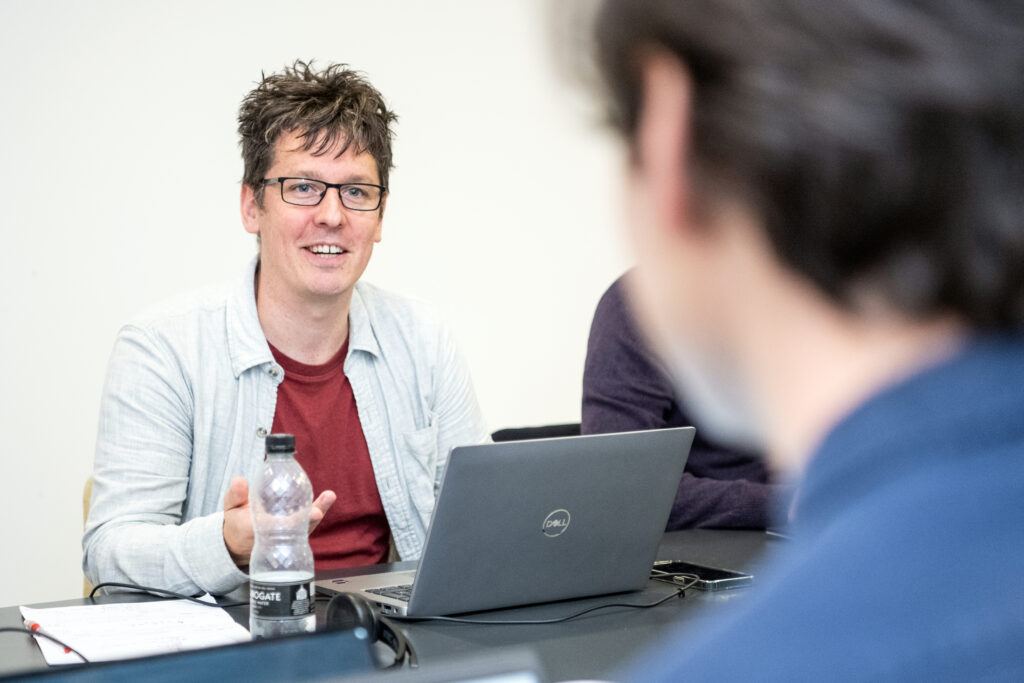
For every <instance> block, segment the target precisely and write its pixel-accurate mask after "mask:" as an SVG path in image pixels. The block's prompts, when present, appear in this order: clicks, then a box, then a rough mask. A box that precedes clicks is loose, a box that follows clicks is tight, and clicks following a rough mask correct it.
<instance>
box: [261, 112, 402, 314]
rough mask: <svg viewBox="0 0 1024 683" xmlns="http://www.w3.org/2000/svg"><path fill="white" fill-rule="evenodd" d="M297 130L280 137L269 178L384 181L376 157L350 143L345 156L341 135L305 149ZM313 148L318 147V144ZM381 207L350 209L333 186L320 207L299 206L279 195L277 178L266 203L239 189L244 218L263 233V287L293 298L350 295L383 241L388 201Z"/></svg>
mask: <svg viewBox="0 0 1024 683" xmlns="http://www.w3.org/2000/svg"><path fill="white" fill-rule="evenodd" d="M303 142H304V141H303V139H302V138H301V137H300V136H299V135H298V133H297V132H290V133H284V134H282V135H281V137H280V138H279V139H278V140H277V143H276V144H275V151H274V163H273V164H272V165H271V166H270V168H269V169H268V170H267V174H266V177H268V178H278V177H296V178H309V179H312V180H322V181H325V182H328V183H371V184H378V183H380V176H379V174H378V172H377V163H376V162H375V161H374V159H373V157H372V156H371V155H370V154H369V153H367V152H362V153H359V154H357V153H356V151H355V146H354V145H350V146H349V148H348V149H347V150H346V151H345V153H344V154H343V155H341V156H340V157H338V156H336V155H337V151H338V149H340V148H341V146H343V145H344V140H342V141H339V143H338V144H337V145H335V147H334V148H332V149H329V150H327V151H326V152H325V153H324V154H321V155H314V154H313V153H312V151H305V150H303V149H302V147H303ZM314 149H315V147H314ZM385 200H386V197H385V198H384V200H382V204H381V207H380V210H378V211H353V210H350V209H346V208H345V207H344V206H342V204H341V199H340V197H339V196H338V191H337V190H336V189H333V188H331V189H328V190H327V194H326V195H325V196H324V198H323V200H322V201H321V202H320V203H319V204H318V205H317V206H295V205H293V204H288V203H286V202H285V201H284V200H283V199H282V198H281V186H280V185H279V184H273V185H268V186H267V187H266V188H265V191H264V197H263V206H262V207H260V206H259V204H258V203H257V202H256V197H255V193H254V191H253V189H252V188H250V187H249V186H247V185H243V187H242V222H243V223H244V225H245V229H246V230H247V231H248V232H250V233H253V234H258V235H259V236H260V242H261V246H260V276H259V277H260V290H261V291H268V289H267V288H269V289H270V290H272V291H273V293H274V296H275V298H278V299H285V300H291V301H310V302H313V301H324V302H327V301H329V300H331V299H338V298H346V299H347V298H349V297H351V295H352V288H353V286H354V285H355V283H356V281H357V280H359V278H360V277H362V274H363V272H364V271H365V270H366V266H367V264H369V262H370V256H371V255H372V254H373V245H374V244H375V243H376V242H380V239H381V228H382V221H383V212H384V204H383V201H385Z"/></svg>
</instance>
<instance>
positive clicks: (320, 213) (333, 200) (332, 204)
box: [316, 187, 346, 228]
mask: <svg viewBox="0 0 1024 683" xmlns="http://www.w3.org/2000/svg"><path fill="white" fill-rule="evenodd" d="M316 209H317V212H316V219H317V223H319V224H321V225H324V226H326V227H329V228H336V227H340V226H341V225H342V223H344V221H345V215H346V211H345V206H344V205H343V204H342V203H341V195H340V194H339V193H338V190H337V189H335V188H333V187H329V188H327V194H325V195H324V198H323V199H321V200H320V203H319V204H317V207H316Z"/></svg>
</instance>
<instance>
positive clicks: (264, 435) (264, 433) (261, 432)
mask: <svg viewBox="0 0 1024 683" xmlns="http://www.w3.org/2000/svg"><path fill="white" fill-rule="evenodd" d="M256 436H258V437H259V438H261V439H265V438H267V430H266V429H264V428H263V427H260V428H259V429H257V430H256Z"/></svg>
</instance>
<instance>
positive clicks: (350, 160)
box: [83, 62, 487, 594]
mask: <svg viewBox="0 0 1024 683" xmlns="http://www.w3.org/2000/svg"><path fill="white" fill-rule="evenodd" d="M395 118H396V117H395V114H394V113H393V112H391V111H390V110H389V109H388V108H387V106H386V105H385V103H384V101H383V98H382V97H381V95H380V93H379V92H377V90H376V89H374V88H373V86H372V85H370V84H369V83H368V82H367V81H366V80H365V79H364V78H363V77H361V76H360V75H359V74H358V73H356V72H353V71H351V70H349V69H347V68H345V67H344V66H343V65H331V66H328V67H327V68H325V69H322V70H317V69H314V67H313V66H312V65H311V64H306V63H303V62H296V63H295V64H294V65H293V66H291V67H287V68H285V69H284V70H283V71H282V72H281V73H278V74H272V75H269V76H266V77H264V78H263V80H262V82H261V83H260V84H259V86H258V87H257V88H256V89H254V90H253V91H252V92H250V93H249V94H248V95H247V96H246V98H245V99H244V100H243V102H242V105H241V109H240V112H239V134H240V137H241V147H242V157H243V161H244V177H243V181H242V193H241V214H242V223H243V225H244V226H245V229H246V230H247V231H248V232H250V233H252V234H254V235H256V236H257V241H258V244H259V254H258V255H257V257H256V258H255V259H254V260H253V262H252V263H251V264H250V266H249V268H248V269H247V270H246V272H245V275H244V278H243V279H242V281H241V282H240V283H239V284H238V285H236V286H234V287H231V288H226V289H214V290H204V291H202V292H199V293H197V294H194V295H190V296H188V297H186V298H184V299H178V300H175V301H174V302H171V303H169V304H167V305H164V306H162V307H160V308H159V309H157V310H156V311H154V312H151V313H149V314H147V315H145V316H143V317H141V318H140V319H139V320H137V321H135V322H133V323H132V324H129V325H126V326H125V327H124V328H123V329H122V330H121V332H120V334H119V335H118V339H117V342H116V344H115V347H114V352H113V355H112V357H111V361H110V366H109V369H108V375H107V382H106V387H105V389H104V393H103V399H102V406H101V415H100V425H99V434H98V439H97V446H96V460H95V469H94V488H93V499H92V507H91V510H90V514H89V519H88V523H87V527H86V532H85V536H84V538H83V549H84V554H83V565H84V567H85V571H86V575H87V576H88V577H89V579H90V580H91V581H93V582H94V583H96V582H101V581H119V582H129V583H133V584H137V585H143V586H152V587H158V588H163V589H170V590H175V591H179V592H184V593H196V592H202V591H206V592H210V593H214V594H219V593H224V592H227V591H230V590H232V589H234V588H235V587H237V586H238V585H240V584H241V583H243V582H244V581H245V580H246V579H247V576H246V574H245V572H244V568H245V566H246V565H247V564H248V559H249V554H250V551H251V549H252V544H253V530H252V521H251V518H250V513H249V507H248V483H247V482H248V481H250V480H252V478H253V476H254V474H255V473H256V471H257V469H258V468H259V466H260V465H261V463H262V462H263V453H264V438H265V437H266V436H267V434H270V433H272V432H288V433H293V434H295V436H296V443H297V458H298V460H299V462H300V463H301V464H302V465H303V467H304V468H305V469H306V471H307V472H308V473H309V475H310V479H311V480H312V482H313V487H314V491H315V492H318V493H319V495H317V497H316V500H315V501H314V508H313V513H312V519H311V531H312V527H315V531H313V533H312V534H311V536H310V543H311V545H312V547H313V551H314V556H315V558H316V565H317V568H318V569H324V568H333V567H341V566H355V565H365V564H372V563H376V562H381V561H384V560H387V559H388V558H389V557H399V558H401V559H415V558H417V557H418V556H419V554H420V551H421V549H422V546H423V541H424V539H425V536H426V529H427V524H428V522H429V520H430V515H431V512H432V510H433V505H434V497H435V493H436V490H437V487H438V485H439V482H440V476H441V472H442V470H443V467H444V464H445V460H446V457H447V454H448V451H449V450H450V448H451V447H453V446H456V445H459V444H465V443H474V442H479V441H481V440H483V439H485V438H486V437H487V432H486V430H485V428H484V424H483V420H482V417H481V414H480V409H479V406H478V405H477V401H476V397H475V395H474V392H473V388H472V385H471V382H470V378H469V372H468V370H467V368H466V365H465V363H464V362H463V360H462V358H461V357H460V355H459V353H458V351H457V349H456V347H455V344H454V342H453V340H452V337H451V334H450V333H449V331H448V329H447V327H446V326H445V325H444V324H443V323H442V322H441V320H440V318H439V316H438V314H437V312H436V311H435V310H434V309H433V308H430V307H427V306H425V305H424V304H421V303H418V302H414V301H411V300H409V299H405V298H402V297H399V296H396V295H394V294H390V293H388V292H385V291H382V290H380V289H378V288H376V287H373V286H372V285H369V284H367V283H365V282H360V281H359V278H360V277H361V276H362V274H363V271H364V270H365V269H366V266H367V264H368V263H369V260H370V256H371V254H372V252H373V246H374V244H376V243H377V242H379V241H380V240H381V228H382V219H383V216H384V210H385V206H386V204H387V198H388V189H387V186H388V173H389V171H390V169H391V166H392V160H391V142H392V123H393V122H394V120H395Z"/></svg>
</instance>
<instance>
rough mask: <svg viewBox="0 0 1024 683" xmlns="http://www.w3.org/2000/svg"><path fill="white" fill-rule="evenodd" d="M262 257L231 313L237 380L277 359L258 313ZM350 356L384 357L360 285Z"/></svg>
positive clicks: (351, 326)
mask: <svg viewBox="0 0 1024 683" xmlns="http://www.w3.org/2000/svg"><path fill="white" fill-rule="evenodd" d="M259 264H260V257H259V256H258V255H257V256H255V257H253V259H252V261H251V262H250V263H249V265H248V266H247V267H246V270H245V277H244V278H243V279H242V282H241V283H240V285H239V286H238V287H236V288H235V291H234V293H233V294H232V296H231V300H230V302H229V304H228V309H227V328H228V353H229V354H230V356H231V369H232V372H234V375H235V377H238V376H240V375H241V374H242V373H243V372H245V371H246V370H248V369H249V368H251V367H254V366H257V365H263V364H264V363H272V362H273V361H274V355H273V354H272V353H271V351H270V346H269V345H268V344H267V338H266V336H264V334H263V328H262V327H261V326H260V318H259V314H258V313H257V311H256V269H257V268H258V267H259ZM348 337H349V344H348V348H349V353H351V352H352V351H365V352H367V353H371V354H373V355H374V356H380V355H381V351H380V344H379V343H378V342H377V335H376V334H375V333H374V330H373V322H372V320H371V310H370V308H369V306H368V304H367V301H366V300H365V299H364V298H363V296H362V294H361V293H360V286H359V283H358V282H357V283H356V286H355V287H354V288H353V291H352V302H351V304H350V305H349V312H348Z"/></svg>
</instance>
